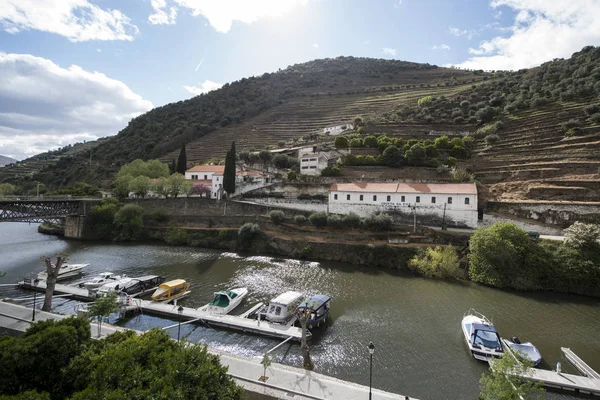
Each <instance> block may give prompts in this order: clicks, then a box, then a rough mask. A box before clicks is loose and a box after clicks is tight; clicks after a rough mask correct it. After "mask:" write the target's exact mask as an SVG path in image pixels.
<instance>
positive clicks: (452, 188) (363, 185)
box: [329, 182, 477, 194]
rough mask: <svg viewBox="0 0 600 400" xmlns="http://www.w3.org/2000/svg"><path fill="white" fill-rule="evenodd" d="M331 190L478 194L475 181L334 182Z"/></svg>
mask: <svg viewBox="0 0 600 400" xmlns="http://www.w3.org/2000/svg"><path fill="white" fill-rule="evenodd" d="M329 191H330V192H369V193H435V194H477V187H476V186H475V184H474V183H419V182H399V183H393V182H389V183H388V182H353V183H334V184H332V185H331V187H330V188H329Z"/></svg>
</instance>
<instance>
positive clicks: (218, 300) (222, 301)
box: [210, 293, 229, 307]
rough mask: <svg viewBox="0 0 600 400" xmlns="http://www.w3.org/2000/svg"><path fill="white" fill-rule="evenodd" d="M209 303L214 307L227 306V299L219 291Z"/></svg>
mask: <svg viewBox="0 0 600 400" xmlns="http://www.w3.org/2000/svg"><path fill="white" fill-rule="evenodd" d="M210 304H211V305H213V306H216V307H227V306H228V305H229V299H228V298H227V296H225V295H224V294H222V293H219V294H217V295H216V296H215V298H214V300H213V301H212V302H211V303H210Z"/></svg>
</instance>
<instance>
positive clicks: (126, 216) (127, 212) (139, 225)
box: [114, 204, 144, 241]
mask: <svg viewBox="0 0 600 400" xmlns="http://www.w3.org/2000/svg"><path fill="white" fill-rule="evenodd" d="M143 217H144V209H143V208H142V207H140V206H138V205H135V204H127V205H126V206H123V207H122V208H121V209H120V210H119V211H117V213H116V214H115V219H114V223H115V229H116V232H115V239H116V240H119V241H131V240H136V239H138V238H139V237H140V236H141V234H142V231H143V229H144V219H143Z"/></svg>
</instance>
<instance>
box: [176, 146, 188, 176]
mask: <svg viewBox="0 0 600 400" xmlns="http://www.w3.org/2000/svg"><path fill="white" fill-rule="evenodd" d="M186 169H187V157H186V155H185V142H183V145H182V146H181V151H180V152H179V159H177V172H179V173H180V174H182V175H185V170H186Z"/></svg>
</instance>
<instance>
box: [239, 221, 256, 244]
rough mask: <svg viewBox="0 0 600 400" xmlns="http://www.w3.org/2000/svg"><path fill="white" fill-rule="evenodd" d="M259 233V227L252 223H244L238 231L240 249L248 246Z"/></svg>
mask: <svg viewBox="0 0 600 400" xmlns="http://www.w3.org/2000/svg"><path fill="white" fill-rule="evenodd" d="M259 233H260V227H259V226H258V225H257V224H253V223H252V222H246V223H245V224H244V225H242V226H241V227H240V229H239V230H238V239H239V240H240V244H241V245H242V247H246V246H248V245H249V244H250V243H251V242H252V240H253V239H254V238H255V237H256V236H257V235H258V234H259Z"/></svg>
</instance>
